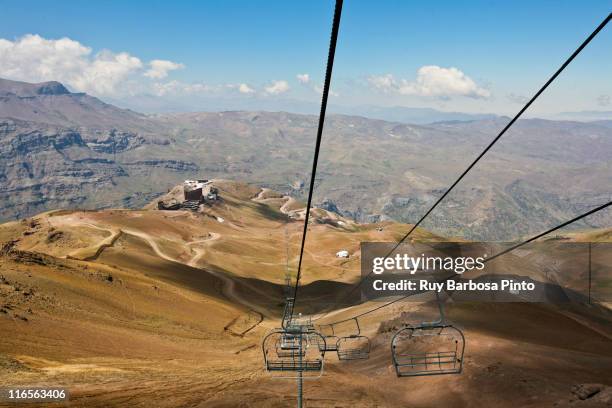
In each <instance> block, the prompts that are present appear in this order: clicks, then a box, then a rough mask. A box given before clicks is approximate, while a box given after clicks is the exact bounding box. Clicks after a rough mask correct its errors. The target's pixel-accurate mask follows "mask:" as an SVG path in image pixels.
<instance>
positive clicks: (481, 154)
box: [317, 13, 612, 320]
mask: <svg viewBox="0 0 612 408" xmlns="http://www.w3.org/2000/svg"><path fill="white" fill-rule="evenodd" d="M611 18H612V13H610V14H608V16H607V17H606V18H605V19H604V20H603V21H602V22H601V23H600V24H599V26H597V28H596V29H595V30H594V31H593V32H592V33H591V34H590V35H589V36H588V37H587V39H586V40H584V41H583V42H582V44H580V46H578V48H576V50H575V51H574V52H573V53H572V54H571V55H570V56H569V58H567V59H566V60H565V62H564V63H563V64H562V65H561V66H560V67H559V69H557V71H556V72H555V73H554V74H553V75H552V76H551V77H550V78H549V79H548V81H546V83H545V84H544V85H543V86H542V87H541V88H540V90H539V91H538V92H536V93H535V95H533V96H532V97H531V99H530V100H529V101H528V102H527V103H526V104H525V106H523V108H522V109H521V110H520V111H519V112H518V113H517V114H516V115H515V116H514V118H512V120H510V122H508V123H507V124H506V126H504V128H503V129H502V130H501V132H499V134H498V135H497V136H496V137H495V138H494V139H493V140H492V141H491V143H489V145H488V146H487V147H486V148H485V149H484V150H483V151H482V152H481V153H480V154H479V155H478V156H477V157H476V159H474V161H473V162H472V163H471V164H470V165H469V166H468V167H467V168H466V169H465V170H464V171H463V172H462V173H461V175H459V177H458V178H457V179H456V180H455V181H454V182H453V184H451V186H450V187H449V188H448V189H447V190H446V191H445V192H444V194H442V196H440V198H438V200H436V202H435V203H434V204H433V205H432V206H431V207H430V208H429V210H427V212H426V213H425V214H424V215H423V216H422V217H421V218H420V219H419V220H418V221H417V222H416V223H415V224H414V225H413V226H412V228H410V230H409V231H408V233H407V234H406V235H404V236H403V237H402V238H401V239H400V240H399V241H398V242H397V243H396V244H395V245H394V246H393V248H392V249H391V251H389V253H388V254H387V255H385V257H384V259H386V258H388V257H389V256H390V255H391V254H392V253H393V252H394V251H395V250H396V249H397V248H398V247H399V246H400V245H401V244H402V243H403V242H404V241H405V240H406V239H407V238H408V237H409V236H410V235H411V234H412V233H413V232H414V231H415V230H416V229H417V228H418V226H419V225H421V223H422V222H423V221H424V220H425V218H427V217H428V216H429V214H431V212H432V211H433V210H434V209H435V208H436V207H437V206H438V205H439V204H440V203H441V202H442V201H443V200H444V199H445V198H446V196H448V194H449V193H450V192H451V191H452V190H453V189H454V188H455V187H456V186H457V184H459V182H460V181H461V180H463V178H464V177H465V176H466V175H467V174H468V173H469V172H470V171H471V170H472V168H474V166H476V164H477V163H478V162H479V161H480V160H481V159H482V158H483V157H484V155H485V154H486V153H487V152H488V151H489V150H490V149H491V148H492V147H493V146H494V145H495V144H496V143H497V142H498V141H499V139H501V137H502V136H503V135H504V134H505V133H506V132H507V131H508V129H510V127H512V125H514V123H515V122H516V121H517V120H518V119H519V118H520V117H521V116H522V115H523V113H525V111H526V110H527V109H528V108H529V107H530V106H531V105H532V104H533V103H534V102H535V101H536V99H537V98H538V97H539V96H540V95H541V94H542V93H543V92H544V91H545V90H546V88H548V86H549V85H550V84H551V83H552V82H553V81H554V80H555V79H556V78H557V77H558V76H559V75H560V74H561V73H562V72H563V71H564V70H565V68H567V66H568V65H569V64H570V63H571V62H572V61H573V60H574V59H575V58H576V57H577V56H578V54H580V52H582V50H583V49H584V48H585V47H586V46H587V45H588V44H589V43H590V42H591V40H593V38H595V36H597V34H599V32H600V31H601V30H602V29H603V28H604V27H605V26H606V25H607V24H608V22H609V21H610V19H611ZM371 274H372V272H370V273H369V274H367V275H366V276H364V277H363V278H361V280H360V281H359V282H358V283H357V285H356V286H354V287H353V289H351V290H350V291H349V292H348V293H347V294H346V295H345V296H344V297H343V299H346V298H348V297H349V296H350V295H351V294H352V293H353V292H354V291H355V290H357V288H359V287H360V286H361V284H362V283H363V282H364V281H365V280H366V279H367V278H368V277H369V276H370V275H371ZM339 303H340V302H336V303H334V304H333V306H332V307H331V308H329V309H328V310H327V311H326V312H325V313H324V314H323V316H321V317H319V318H318V319H321V318H322V317H324V316H326V315H327V314H329V313H330V312H331V311H332V310H334V308H335V306H337V305H338V304H339ZM318 319H317V320H318Z"/></svg>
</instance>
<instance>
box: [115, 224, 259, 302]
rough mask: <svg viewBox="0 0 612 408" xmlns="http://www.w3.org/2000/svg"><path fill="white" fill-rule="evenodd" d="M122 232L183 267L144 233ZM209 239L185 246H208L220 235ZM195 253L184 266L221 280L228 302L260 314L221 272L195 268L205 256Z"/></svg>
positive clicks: (222, 291)
mask: <svg viewBox="0 0 612 408" xmlns="http://www.w3.org/2000/svg"><path fill="white" fill-rule="evenodd" d="M123 232H124V233H126V234H129V235H133V236H136V237H139V238H141V239H143V240H144V241H145V242H147V243H148V244H149V246H150V247H151V249H153V252H155V254H156V255H157V256H159V257H160V258H162V259H165V260H167V261H170V262H175V263H179V264H183V265H185V263H184V262H183V261H181V260H179V259H176V258H174V257H172V256H170V255H167V254H165V253H164V252H163V251H162V250H161V249H160V247H159V245H158V244H157V242H155V240H154V239H153V237H151V235H150V234H148V233H146V232H142V231H136V230H133V229H123ZM210 235H211V236H210V238H207V239H203V240H199V241H192V242H188V243H187V245H188V246H189V245H194V244H200V245H202V244H206V245H208V244H210V242H212V241H216V240H218V239H219V238H221V234H218V233H214V232H211V233H210ZM195 251H196V255H195V256H194V257H193V258H192V259H191V260H190V261H189V262H188V263H187V264H186V265H187V266H189V267H192V268H195V269H201V270H204V271H206V272H208V273H210V274H211V275H213V276H214V277H216V278H218V279H219V280H221V281H222V282H223V288H222V289H221V293H222V294H223V295H224V296H225V297H226V298H227V299H229V300H230V301H232V302H235V303H237V304H241V305H243V306H245V307H247V308H249V309H251V310H253V311H255V312H258V313H261V314H263V312H262V309H261V308H260V307H259V306H258V305H255V304H253V303H252V302H250V301H249V300H247V299H245V298H243V297H241V296H240V295H238V293H236V282H234V280H232V279H231V278H229V277H228V276H227V275H226V274H224V273H222V272H218V271H216V270H214V268H211V267H208V268H202V267H199V266H197V262H198V261H199V260H200V259H202V257H203V256H204V255H205V253H206V250H205V249H204V248H200V249H199V250H195ZM264 311H265V310H264Z"/></svg>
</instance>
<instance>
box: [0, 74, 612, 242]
mask: <svg viewBox="0 0 612 408" xmlns="http://www.w3.org/2000/svg"><path fill="white" fill-rule="evenodd" d="M400 113H401V112H400ZM430 113H431V112H423V114H424V115H425V116H427V115H428V114H430ZM430 119H431V117H430ZM466 119H467V120H466ZM428 120H429V119H428ZM508 121H509V118H506V117H497V116H493V115H491V116H484V117H479V118H472V117H466V116H457V118H456V119H453V120H445V121H441V122H440V121H438V122H436V123H430V124H422V123H421V124H416V123H404V122H406V120H402V118H401V115H399V114H398V117H397V119H396V121H385V120H381V119H372V118H365V117H361V116H349V115H337V114H333V115H330V116H329V117H328V118H327V120H326V123H325V131H324V135H323V145H322V149H321V158H320V164H319V173H318V175H317V180H316V187H315V188H316V190H315V203H316V204H317V205H319V206H321V207H324V208H327V209H333V210H334V211H337V212H339V213H341V214H342V215H343V216H345V217H350V218H353V219H355V220H358V221H374V222H376V221H379V220H386V219H395V220H398V221H402V222H415V221H416V220H417V219H418V218H419V217H420V216H421V215H422V214H423V213H424V212H425V211H426V210H427V208H429V206H431V204H433V202H434V201H435V199H436V198H437V197H439V196H440V195H441V194H442V193H443V192H444V191H445V189H446V188H447V187H448V185H450V183H452V181H453V180H454V179H455V178H456V176H457V175H458V174H460V172H461V171H462V170H463V169H464V168H465V167H466V166H467V165H468V164H469V163H470V162H471V161H472V160H473V159H474V158H475V157H476V156H477V155H478V153H479V152H480V151H481V150H482V149H483V148H484V147H485V146H486V145H487V144H488V143H489V142H490V141H491V140H492V139H493V138H494V137H495V135H496V134H497V133H498V132H499V131H500V130H501V129H502V128H503V127H504V125H505V124H507V122H508ZM316 126H317V117H316V116H312V115H303V114H293V113H286V112H265V111H229V112H196V113H172V114H170V113H165V114H154V115H144V114H140V113H137V112H134V111H131V110H128V109H121V108H118V107H116V106H114V105H110V104H107V103H105V102H102V101H101V100H99V99H97V98H95V97H92V96H89V95H86V94H82V93H71V92H69V91H68V90H67V89H66V88H65V87H64V86H63V85H62V84H60V83H58V82H46V83H40V84H28V83H23V82H16V81H9V80H0V219H3V220H10V219H15V218H22V217H26V216H29V215H32V214H35V213H38V212H41V211H45V210H48V209H55V208H66V207H67V208H74V207H80V208H108V207H129V208H137V207H140V206H143V205H144V204H145V203H147V202H149V201H150V200H151V199H153V198H154V197H157V196H159V195H161V194H163V193H165V192H167V190H168V189H169V188H171V187H172V186H174V185H175V184H177V183H178V182H180V181H182V180H184V179H189V178H218V177H222V178H231V179H237V180H243V181H247V182H251V183H257V184H260V185H264V186H267V187H271V188H274V189H276V190H279V191H281V192H283V193H286V194H289V195H292V196H294V197H296V198H304V196H305V195H306V194H307V191H306V190H305V187H304V186H307V185H308V182H309V171H310V167H311V161H312V155H313V148H314V138H315V134H316ZM611 157H612V127H611V126H610V125H609V123H608V122H607V121H597V122H575V121H552V120H543V119H526V120H520V121H518V122H517V123H516V124H515V125H514V126H513V127H512V128H511V129H510V130H509V131H508V132H507V134H506V135H505V136H504V138H503V139H502V140H501V141H500V142H499V143H498V144H497V145H496V146H495V147H494V148H493V149H492V150H491V151H490V152H489V153H488V154H487V156H486V157H485V158H484V159H483V160H482V161H481V162H480V163H479V164H478V165H477V166H476V167H475V168H474V169H473V171H472V172H470V173H469V174H468V176H467V177H466V178H465V179H464V180H463V181H462V183H461V184H459V185H458V186H457V188H456V190H455V191H453V192H452V193H451V194H450V195H449V196H448V197H447V199H446V200H445V201H444V202H443V203H442V204H441V205H440V207H439V208H438V209H437V210H436V211H435V212H434V213H432V214H431V216H430V217H428V219H427V220H426V222H425V224H424V227H426V228H429V229H431V230H433V231H435V232H438V233H443V234H445V235H456V236H462V237H466V238H471V239H482V240H509V239H514V238H517V237H519V236H524V235H525V234H530V233H534V232H539V231H541V230H543V229H546V228H547V227H550V226H552V225H553V224H555V223H557V222H560V221H565V220H567V219H569V218H572V216H574V215H576V214H577V213H579V212H581V211H586V210H587V209H590V208H591V207H594V206H596V205H598V204H601V203H603V202H606V201H608V200H609V199H610V195H611V191H610V186H611V185H612V171H611V159H610V158H611ZM611 220H612V215H610V214H606V213H601V214H596V215H594V216H592V217H590V218H589V219H587V221H586V222H587V223H588V224H580V225H581V226H583V227H584V226H585V225H589V226H605V225H610V221H611ZM580 225H579V226H580Z"/></svg>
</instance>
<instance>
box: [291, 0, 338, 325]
mask: <svg viewBox="0 0 612 408" xmlns="http://www.w3.org/2000/svg"><path fill="white" fill-rule="evenodd" d="M342 2H343V0H336V6H335V8H334V20H333V24H332V31H331V38H330V42H329V52H328V55H327V67H326V69H325V82H324V84H323V96H322V97H321V112H320V113H319V126H318V129H317V140H316V144H315V151H314V157H313V159H312V171H311V174H310V188H309V190H308V202H307V204H306V214H305V216H304V232H303V234H302V244H301V247H300V258H299V261H298V270H297V275H296V279H295V289H294V291H293V305H292V307H291V313H290V316H293V309H294V308H295V302H296V301H297V295H298V289H299V286H300V278H301V276H302V260H303V257H304V244H305V242H306V233H307V232H308V220H309V219H310V208H311V206H312V195H313V191H314V185H315V177H316V175H317V164H318V161H319V150H320V148H321V139H322V135H323V124H324V122H325V112H326V110H327V99H328V97H329V88H330V85H331V76H332V69H333V66H334V57H335V55H336V43H337V41H338V31H339V29H340V16H341V14H342Z"/></svg>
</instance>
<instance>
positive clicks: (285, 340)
mask: <svg viewBox="0 0 612 408" xmlns="http://www.w3.org/2000/svg"><path fill="white" fill-rule="evenodd" d="M289 339H291V340H289ZM319 342H323V343H324V342H325V339H324V338H323V336H322V335H320V334H319V333H316V332H303V331H301V329H299V330H296V331H295V332H288V331H286V330H285V329H277V330H274V331H272V332H271V333H269V334H268V335H266V337H264V340H263V343H262V349H263V355H264V365H265V368H266V370H267V371H268V372H269V373H270V374H272V375H273V376H274V377H279V378H296V377H297V376H298V375H299V374H300V372H301V374H302V376H303V377H305V378H307V377H318V376H320V375H321V373H322V371H323V359H324V357H325V348H324V347H323V349H321V347H318V344H319ZM283 345H284V346H285V347H284V348H283Z"/></svg>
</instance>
